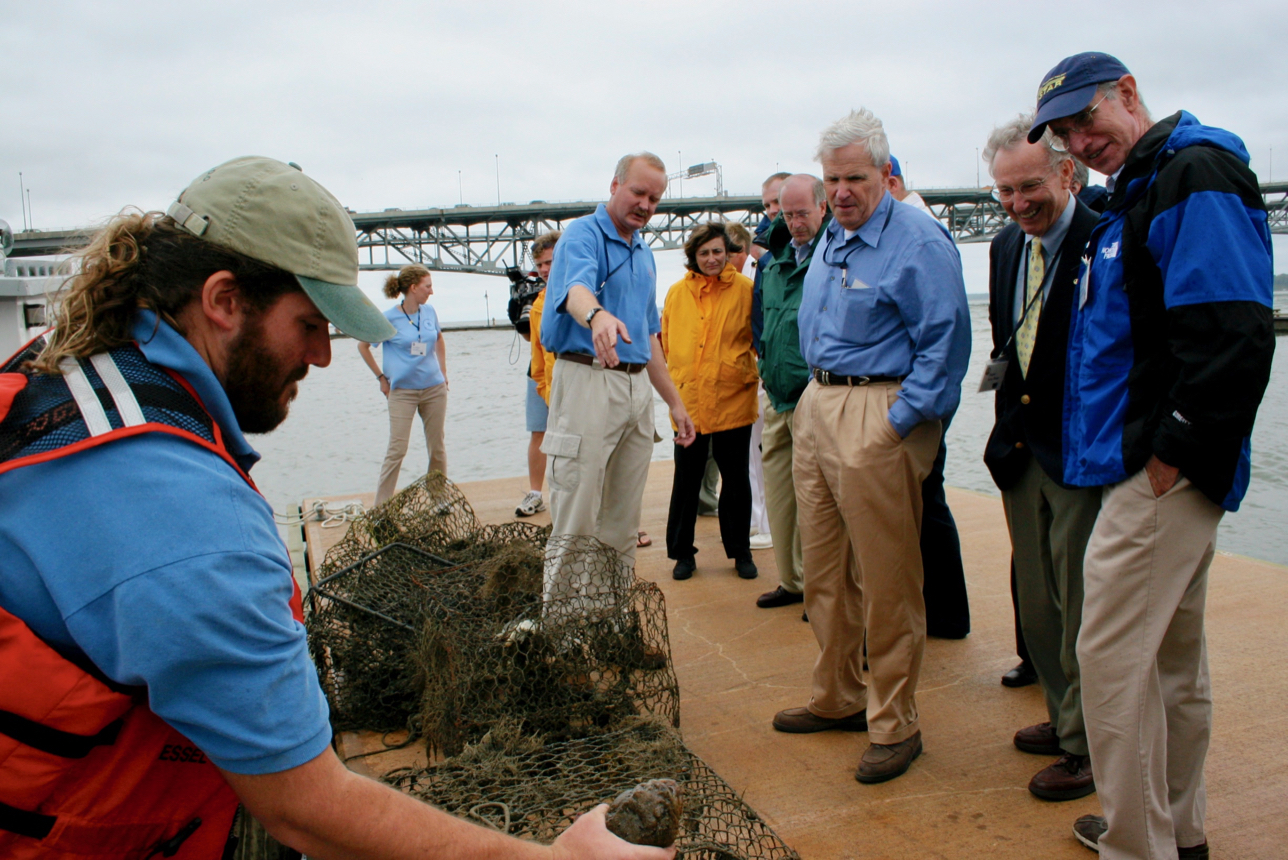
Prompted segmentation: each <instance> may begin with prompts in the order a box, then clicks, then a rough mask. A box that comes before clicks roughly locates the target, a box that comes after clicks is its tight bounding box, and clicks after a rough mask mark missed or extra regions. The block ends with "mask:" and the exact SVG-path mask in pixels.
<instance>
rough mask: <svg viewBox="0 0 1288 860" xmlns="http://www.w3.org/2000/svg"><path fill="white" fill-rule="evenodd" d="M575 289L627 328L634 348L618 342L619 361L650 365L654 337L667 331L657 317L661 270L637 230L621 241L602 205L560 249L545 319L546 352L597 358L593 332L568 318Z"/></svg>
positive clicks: (572, 227)
mask: <svg viewBox="0 0 1288 860" xmlns="http://www.w3.org/2000/svg"><path fill="white" fill-rule="evenodd" d="M574 284H580V285H581V286H583V287H585V288H586V289H588V290H590V291H591V292H592V293H594V294H595V296H596V297H597V298H598V299H599V303H600V304H601V305H603V306H604V309H605V310H606V311H608V312H609V313H610V314H612V315H613V316H615V317H617V318H618V319H619V320H621V321H622V322H624V323H626V328H627V329H628V330H629V331H630V333H631V342H630V343H626V342H625V341H622V340H620V339H619V340H618V342H617V357H618V358H619V359H621V360H622V361H625V362H630V363H633V364H644V363H647V362H648V360H649V358H650V357H651V356H652V354H653V352H652V347H651V346H650V345H649V336H650V335H654V334H657V333H658V332H660V331H661V330H662V320H661V318H660V317H659V316H658V313H657V265H656V264H655V263H654V262H653V251H652V250H651V249H650V248H649V246H648V245H647V244H645V243H644V240H643V238H641V236H640V234H639V231H638V230H636V231H635V233H634V234H633V235H632V236H631V241H630V242H629V243H627V242H624V241H622V237H621V236H619V235H618V234H617V228H616V227H614V226H613V219H612V218H610V217H608V209H607V208H605V206H604V204H602V203H601V204H599V207H598V208H597V209H596V210H595V213H594V214H593V215H586V216H584V217H582V218H578V219H577V220H576V221H573V222H572V223H571V224H569V225H568V229H567V230H565V231H564V234H563V236H561V237H560V239H559V244H557V245H555V256H554V261H553V263H552V265H551V267H550V281H549V286H548V287H546V291H547V292H546V313H545V316H543V317H542V318H541V345H542V346H544V347H545V348H546V349H548V350H550V351H551V352H556V353H558V352H581V353H585V354H587V355H594V354H595V346H594V343H593V342H592V341H591V337H590V329H588V328H586V327H585V326H583V325H581V323H579V322H578V321H577V320H574V319H573V318H572V316H571V315H570V314H569V313H568V309H567V304H568V290H569V288H570V287H572V286H573V285H574Z"/></svg>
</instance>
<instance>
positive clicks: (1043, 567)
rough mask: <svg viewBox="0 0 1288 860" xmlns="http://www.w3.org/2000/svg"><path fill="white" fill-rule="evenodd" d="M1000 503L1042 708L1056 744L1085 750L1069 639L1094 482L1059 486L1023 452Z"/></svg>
mask: <svg viewBox="0 0 1288 860" xmlns="http://www.w3.org/2000/svg"><path fill="white" fill-rule="evenodd" d="M1002 507H1003V508H1004V509H1005V510H1006V526H1007V528H1008V529H1010V532H1011V549H1012V550H1013V552H1014V558H1015V591H1016V597H1017V599H1018V607H1019V617H1020V626H1021V629H1022V630H1023V632H1024V641H1025V643H1026V644H1027V645H1028V649H1029V659H1030V660H1031V661H1032V662H1033V667H1034V668H1035V669H1036V670H1037V673H1038V680H1040V681H1041V682H1042V692H1043V693H1044V694H1045V695H1046V705H1047V715H1048V717H1049V718H1050V720H1051V725H1052V726H1054V727H1055V730H1056V733H1057V734H1058V735H1059V736H1060V747H1061V749H1063V750H1064V751H1065V752H1069V753H1073V754H1074V755H1086V754H1087V729H1086V725H1085V723H1084V722H1083V719H1082V679H1081V675H1080V673H1079V672H1078V654H1077V644H1078V628H1079V627H1080V626H1081V624H1082V557H1083V555H1084V554H1085V553H1086V550H1087V539H1088V538H1090V537H1091V529H1092V527H1093V526H1095V524H1096V514H1097V513H1099V512H1100V488H1099V487H1079V488H1066V487H1062V486H1060V485H1059V484H1057V483H1056V482H1055V481H1053V480H1051V478H1050V476H1048V475H1047V473H1046V472H1044V471H1042V467H1041V466H1039V465H1038V462H1037V460H1036V459H1034V458H1031V457H1030V458H1029V465H1028V467H1027V468H1025V470H1024V474H1023V475H1021V476H1020V480H1019V482H1017V483H1016V484H1015V486H1013V487H1011V488H1010V489H1009V490H1004V491H1003V492H1002ZM1092 764H1093V766H1094V764H1095V763H1094V762H1093V763H1092Z"/></svg>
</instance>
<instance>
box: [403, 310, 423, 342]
mask: <svg viewBox="0 0 1288 860" xmlns="http://www.w3.org/2000/svg"><path fill="white" fill-rule="evenodd" d="M424 309H425V306H424V305H417V306H416V322H415V323H414V325H415V326H416V342H417V343H420V312H421V311H422V310H424ZM398 310H400V311H402V315H403V316H405V317H407V325H413V323H412V321H411V317H410V316H408V314H407V311H406V310H404V309H403V303H402V302H399V303H398Z"/></svg>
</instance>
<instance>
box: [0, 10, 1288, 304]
mask: <svg viewBox="0 0 1288 860" xmlns="http://www.w3.org/2000/svg"><path fill="white" fill-rule="evenodd" d="M793 9H795V10H803V11H798V12H796V13H795V14H790V15H789V14H786V13H788V12H789V11H790V10H793ZM1285 35H1288V3H1284V2H1282V0H1278V2H1229V3H1223V4H1219V5H1215V4H1212V3H1198V2H1192V3H1191V2H1171V3H1167V4H1162V3H1157V2H1155V3H1131V2H1115V3H1102V2H1082V3H1077V4H1071V3H1068V2H1064V3H1048V2H1034V0H1030V2H999V3H990V4H981V3H969V2H955V3H942V2H903V3H898V4H896V3H889V2H887V3H882V4H863V3H855V2H835V3H834V2H815V3H810V4H784V3H781V2H777V3H768V2H748V1H747V0H743V2H737V3H733V2H652V3H647V4H643V3H605V2H594V3H589V2H588V3H582V2H558V3H552V2H542V3H517V2H507V3H493V2H472V3H462V2H455V3H439V2H415V3H413V2H403V3H392V2H391V3H381V2H368V3H363V4H354V3H351V2H346V3H333V2H308V3H303V2H272V0H258V2H240V0H225V2H221V3H218V4H187V3H174V2H166V3H159V2H142V0H134V2H130V3H109V2H101V0H100V2H62V0H41V2H32V0H22V2H15V0H0V68H2V69H3V77H2V78H0V218H2V219H4V220H7V221H8V222H9V223H10V224H11V225H12V226H14V227H15V228H16V229H20V228H21V225H22V223H23V212H22V209H21V206H20V203H19V182H18V172H19V171H22V173H23V178H24V181H25V183H26V185H27V187H28V188H30V189H31V215H32V218H33V222H34V225H35V226H36V227H38V228H41V229H61V228H70V227H78V226H84V225H87V224H91V223H94V222H98V221H102V220H103V219H105V218H107V217H109V216H110V215H111V214H113V213H114V212H115V211H117V210H118V209H119V208H121V207H122V206H123V205H126V204H134V205H137V206H141V207H144V208H151V209H165V208H166V206H167V205H168V204H169V203H170V202H171V201H172V200H173V199H174V197H175V196H176V194H177V193H178V192H179V191H180V190H181V189H182V188H183V187H184V186H186V185H187V184H188V182H189V181H191V180H192V179H193V178H194V177H195V176H196V175H197V174H199V173H201V172H202V171H203V170H205V169H206V168H208V167H211V166H214V165H215V164H218V163H220V162H223V161H225V160H227V159H229V158H232V157H235V156H238V155H246V154H258V155H269V156H273V157H275V158H279V159H281V160H284V161H295V162H298V163H299V164H300V165H302V166H303V167H304V169H305V171H306V172H308V173H309V174H310V175H312V176H313V177H314V178H316V179H318V180H319V181H320V182H322V183H323V184H324V185H325V186H327V187H328V188H329V189H330V190H331V191H332V192H333V193H334V194H335V195H336V196H337V197H338V198H339V199H340V200H341V201H342V202H343V203H344V204H345V205H347V206H348V207H350V208H352V209H354V210H357V211H360V212H361V211H370V210H380V209H384V208H386V207H395V206H396V207H399V208H403V209H412V208H421V207H428V206H451V205H454V204H456V203H457V202H458V201H459V200H460V199H461V198H462V197H463V200H464V202H466V203H473V204H476V205H478V204H494V203H496V202H497V176H496V162H495V160H494V156H499V157H500V190H501V199H502V200H503V201H506V202H510V201H514V202H527V201H529V200H534V199H542V200H549V201H555V200H573V199H599V198H602V197H603V196H605V195H606V193H607V190H608V182H609V179H610V176H611V171H612V167H613V164H614V162H615V161H616V159H617V157H618V156H620V155H621V154H622V153H624V152H627V151H634V150H639V149H650V150H652V151H654V152H656V153H657V154H659V155H660V156H661V157H662V158H663V159H664V160H665V161H666V162H667V166H668V168H669V169H676V168H677V167H679V166H682V165H688V164H692V163H696V162H699V161H705V160H708V159H713V160H715V161H717V162H719V163H720V164H721V166H722V168H723V171H724V183H725V187H726V188H727V189H728V190H729V191H730V192H731V193H735V194H737V193H757V192H758V189H759V184H760V181H761V180H762V179H763V178H764V177H765V176H766V175H767V174H769V173H772V172H773V171H774V170H775V169H783V170H792V171H797V170H800V171H810V172H813V171H815V170H816V165H815V164H814V163H813V161H812V153H813V150H814V146H815V144H816V143H817V139H818V133H819V131H820V130H821V129H822V128H823V127H824V126H826V125H827V124H828V123H830V122H831V121H832V120H834V119H836V118H838V117H839V116H841V115H843V114H844V113H845V112H847V111H848V110H849V109H851V108H853V107H857V106H860V105H863V106H866V107H869V108H871V109H872V110H873V111H874V112H875V113H876V114H877V116H879V117H880V118H881V119H882V120H883V121H884V123H885V127H886V132H887V134H888V136H889V138H890V143H891V148H892V151H893V152H894V153H895V155H897V156H898V157H899V158H900V160H901V161H902V162H903V164H904V167H905V171H906V173H907V174H908V178H909V179H910V180H911V184H912V185H913V187H915V188H926V187H935V186H965V185H974V184H975V182H976V171H977V166H978V164H979V163H978V159H977V156H976V149H977V148H978V147H982V146H983V143H984V140H985V139H986V137H987V135H988V132H989V130H990V129H991V128H992V127H993V126H994V125H995V124H998V123H1000V122H1002V121H1005V120H1006V119H1008V118H1009V117H1011V116H1012V115H1014V114H1015V113H1016V112H1018V111H1020V110H1022V109H1025V108H1027V107H1030V106H1031V105H1032V103H1033V99H1034V93H1035V91H1036V89H1037V86H1038V84H1039V83H1040V82H1041V80H1042V78H1043V76H1044V74H1045V72H1046V71H1047V70H1048V69H1050V68H1051V67H1052V66H1053V65H1055V64H1056V63H1057V62H1058V61H1059V60H1060V59H1061V58H1062V57H1064V56H1066V55H1068V54H1072V53H1076V52H1078V51H1084V50H1103V51H1108V52H1110V53H1112V54H1114V55H1116V56H1117V57H1119V58H1120V59H1121V60H1122V61H1123V62H1124V63H1125V64H1126V65H1127V66H1128V67H1129V68H1130V69H1131V70H1132V71H1133V73H1134V74H1135V75H1136V77H1137V79H1138V81H1139V84H1140V87H1141V90H1142V94H1143V96H1144V98H1145V100H1146V103H1147V104H1148V105H1149V107H1150V109H1151V110H1152V112H1153V114H1154V116H1155V117H1163V116H1166V115H1168V114H1170V113H1172V112H1173V111H1175V110H1177V109H1179V108H1185V109H1187V110H1189V111H1191V112H1192V113H1194V114H1195V115H1197V116H1198V117H1199V118H1200V119H1201V120H1202V121H1203V122H1205V123H1208V124H1210V125H1217V126H1222V127H1225V128H1229V129H1231V130H1232V131H1234V132H1236V133H1237V134H1239V135H1240V136H1242V138H1243V140H1244V141H1245V143H1246V144H1247V146H1248V149H1249V151H1250V152H1251V154H1252V168H1253V169H1254V170H1255V171H1257V173H1258V174H1259V176H1260V177H1261V178H1262V179H1263V180H1266V179H1268V178H1270V177H1271V175H1274V176H1276V177H1279V178H1281V179H1288V88H1286V87H1285V85H1284V83H1283V80H1282V76H1281V75H1278V74H1276V73H1275V69H1276V68H1277V66H1276V62H1277V58H1278V57H1279V56H1281V54H1282V45H1283V39H1284V37H1285ZM1272 149H1273V150H1274V151H1275V152H1274V157H1275V163H1274V164H1273V165H1272V161H1271V151H1272ZM680 153H682V160H681V155H680ZM458 170H459V171H460V188H459V190H458V174H457V171H458ZM980 178H981V179H982V181H983V182H985V183H987V181H988V179H987V172H986V171H985V170H981V171H980ZM686 185H687V187H686V189H685V191H686V193H688V194H695V193H696V194H705V193H712V192H713V191H714V183H713V182H712V180H710V179H705V180H695V181H692V182H690V183H686ZM458 195H459V196H458ZM1276 250H1277V251H1278V252H1279V253H1278V255H1277V259H1276V264H1275V267H1276V271H1281V272H1282V271H1288V260H1286V259H1285V257H1288V243H1285V242H1284V241H1283V237H1279V238H1278V239H1277V240H1276ZM982 251H983V248H972V249H966V250H964V252H963V256H964V259H965V260H966V262H967V268H968V284H969V283H970V282H971V280H972V279H973V278H974V279H977V278H978V272H979V270H980V262H979V261H980V256H981V252H982ZM983 266H984V267H986V266H987V263H986V261H985V262H984V263H983ZM661 269H662V270H661V273H660V281H661V283H662V287H661V288H660V291H661V292H664V290H665V284H666V283H669V281H667V280H666V279H667V277H669V275H670V273H671V272H673V271H674V272H677V273H678V264H673V263H672V262H671V261H669V260H668V261H667V263H666V265H664V266H662V267H661ZM972 273H974V274H972ZM676 276H677V277H678V274H677V275H676ZM438 281H439V286H440V289H439V293H440V301H442V302H444V303H445V305H447V306H451V307H453V308H454V307H456V305H457V303H459V302H469V303H472V304H471V305H470V306H471V307H472V306H473V304H476V303H477V298H476V294H477V293H478V292H479V290H480V287H479V284H483V286H486V287H487V288H488V292H489V294H490V295H492V296H493V298H494V299H495V296H496V295H497V294H502V293H503V292H504V281H503V280H500V279H486V280H483V279H479V278H461V277H460V276H457V277H456V278H450V277H447V276H440V277H439V279H438ZM364 285H367V286H369V287H370V283H368V276H365V275H364ZM970 288H971V289H972V290H974V289H976V286H975V285H974V284H972V285H971V287H970ZM461 307H462V308H464V305H461ZM497 307H498V306H497V304H496V302H495V301H494V302H493V305H492V310H493V312H494V314H495V313H497ZM482 310H483V309H482V307H481V306H480V307H479V308H478V311H477V312H476V313H469V312H466V311H464V310H462V311H460V312H455V313H449V312H448V311H447V310H446V309H445V310H444V311H443V315H444V316H445V317H456V318H460V317H461V316H462V314H463V315H464V316H465V317H470V316H473V317H481V316H482Z"/></svg>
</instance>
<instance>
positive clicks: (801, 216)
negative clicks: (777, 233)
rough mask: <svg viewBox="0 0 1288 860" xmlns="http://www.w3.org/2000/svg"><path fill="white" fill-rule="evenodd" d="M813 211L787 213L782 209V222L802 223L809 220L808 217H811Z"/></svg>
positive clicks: (804, 210)
mask: <svg viewBox="0 0 1288 860" xmlns="http://www.w3.org/2000/svg"><path fill="white" fill-rule="evenodd" d="M815 211H816V210H813V209H803V210H801V211H799V212H788V211H787V210H786V209H784V210H783V220H784V221H804V220H805V219H807V218H809V216H811V215H813V214H814V212H815Z"/></svg>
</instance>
